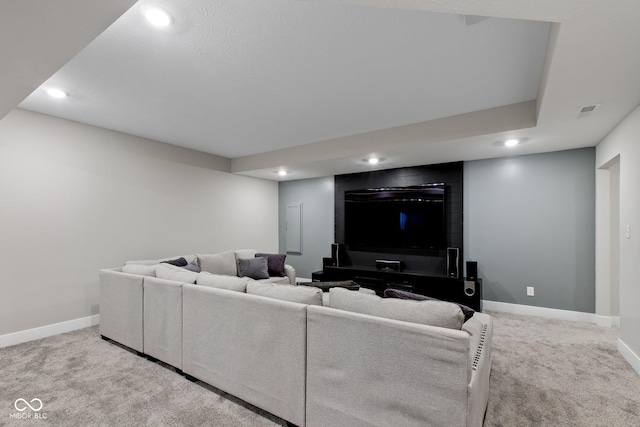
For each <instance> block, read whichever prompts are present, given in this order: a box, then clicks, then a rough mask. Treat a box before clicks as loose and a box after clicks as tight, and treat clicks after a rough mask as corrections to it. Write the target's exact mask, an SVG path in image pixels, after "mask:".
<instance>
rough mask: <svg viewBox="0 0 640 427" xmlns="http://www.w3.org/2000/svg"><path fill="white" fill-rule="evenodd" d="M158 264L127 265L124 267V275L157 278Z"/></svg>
mask: <svg viewBox="0 0 640 427" xmlns="http://www.w3.org/2000/svg"><path fill="white" fill-rule="evenodd" d="M156 265H158V264H157V263H156V264H152V265H146V264H125V265H123V266H122V272H123V273H129V274H137V275H140V276H150V277H156Z"/></svg>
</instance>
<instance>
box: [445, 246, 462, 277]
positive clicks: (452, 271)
mask: <svg viewBox="0 0 640 427" xmlns="http://www.w3.org/2000/svg"><path fill="white" fill-rule="evenodd" d="M459 254H460V249H458V248H447V276H449V277H451V278H453V279H457V278H458V277H460V272H459V271H458V264H459V263H458V256H459Z"/></svg>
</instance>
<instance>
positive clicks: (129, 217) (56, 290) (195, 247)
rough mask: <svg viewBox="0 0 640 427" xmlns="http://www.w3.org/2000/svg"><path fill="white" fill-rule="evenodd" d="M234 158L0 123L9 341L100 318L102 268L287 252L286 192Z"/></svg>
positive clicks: (108, 134) (0, 294)
mask: <svg viewBox="0 0 640 427" xmlns="http://www.w3.org/2000/svg"><path fill="white" fill-rule="evenodd" d="M228 170H229V161H228V160H227V159H223V158H220V157H216V156H211V155H208V154H203V153H198V152H195V151H191V150H186V149H183V148H178V147H174V146H170V145H167V144H162V143H158V142H154V141H149V140H145V139H142V138H138V137H134V136H131V135H125V134H121V133H117V132H112V131H107V130H104V129H100V128H95V127H92V126H87V125H82V124H78V123H75V122H70V121H66V120H62V119H57V118H53V117H50V116H45V115H40V114H37V113H32V112H28V111H24V110H19V109H16V110H13V111H12V112H11V113H10V114H9V115H7V116H6V117H5V118H4V119H3V120H1V121H0V335H3V334H8V333H12V332H17V331H23V330H26V329H30V328H36V327H40V326H44V325H50V324H53V323H58V322H64V321H68V320H72V319H78V318H82V317H87V316H91V315H95V314H98V313H99V288H98V269H100V268H106V267H114V266H119V265H121V264H122V263H123V262H124V261H125V260H127V259H141V258H142V259H145V258H157V257H164V256H173V255H178V254H185V253H195V252H201V253H213V252H218V251H222V250H226V249H233V248H245V247H247V248H255V249H258V250H261V251H271V252H275V251H277V250H278V184H277V183H276V182H273V181H266V180H260V179H255V178H249V177H245V176H238V175H233V174H230V173H228V172H225V171H228Z"/></svg>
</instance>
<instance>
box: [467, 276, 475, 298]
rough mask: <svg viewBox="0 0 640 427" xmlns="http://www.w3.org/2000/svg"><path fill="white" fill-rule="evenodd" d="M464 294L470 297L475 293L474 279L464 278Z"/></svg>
mask: <svg viewBox="0 0 640 427" xmlns="http://www.w3.org/2000/svg"><path fill="white" fill-rule="evenodd" d="M464 294H465V295H466V296H468V297H472V296H474V295H475V294H476V281H475V280H465V281H464Z"/></svg>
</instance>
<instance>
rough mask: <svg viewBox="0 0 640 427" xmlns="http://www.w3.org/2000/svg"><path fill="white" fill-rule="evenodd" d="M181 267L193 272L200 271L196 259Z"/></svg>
mask: <svg viewBox="0 0 640 427" xmlns="http://www.w3.org/2000/svg"><path fill="white" fill-rule="evenodd" d="M182 268H184V269H185V270H189V271H193V272H194V273H200V271H202V270H201V269H200V266H198V262H197V261H193V262H190V263H189V264H187V265H184V266H182Z"/></svg>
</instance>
